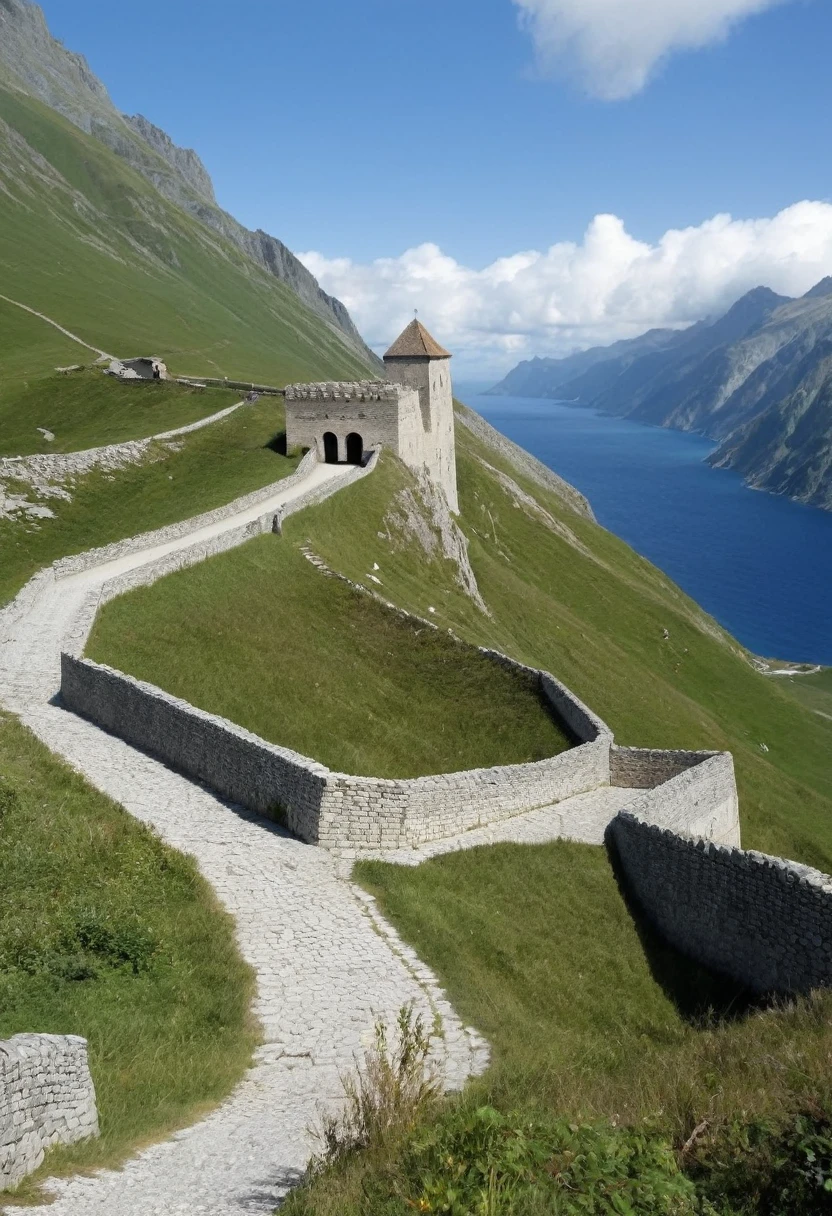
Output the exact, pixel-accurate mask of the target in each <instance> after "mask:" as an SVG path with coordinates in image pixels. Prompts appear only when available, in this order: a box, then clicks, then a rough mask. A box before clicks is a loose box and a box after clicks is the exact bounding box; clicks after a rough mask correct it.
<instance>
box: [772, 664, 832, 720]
mask: <svg viewBox="0 0 832 1216" xmlns="http://www.w3.org/2000/svg"><path fill="white" fill-rule="evenodd" d="M774 678H775V679H777V680H782V682H783V688H784V689H785V690H786V691H787V692H790V693H791V694H792V696H794V697H796V698H797V700H798V701H800V703H801V704H802V705H805V706H806V708H807V709H811V710H814V712H815V713H816V714H822V715H825V716H826V717H827V718H832V667H825V668H824V669H823V671H819V672H816V673H815V675H811V676H775V677H774Z"/></svg>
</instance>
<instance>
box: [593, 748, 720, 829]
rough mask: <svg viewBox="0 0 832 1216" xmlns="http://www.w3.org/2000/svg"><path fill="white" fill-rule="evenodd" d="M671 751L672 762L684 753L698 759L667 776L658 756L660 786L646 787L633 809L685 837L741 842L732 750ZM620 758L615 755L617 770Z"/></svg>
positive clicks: (638, 814) (640, 817)
mask: <svg viewBox="0 0 832 1216" xmlns="http://www.w3.org/2000/svg"><path fill="white" fill-rule="evenodd" d="M643 754H644V755H648V756H649V755H650V753H643ZM660 755H661V753H658V756H660ZM653 756H654V757H656V756H657V754H656V753H653ZM669 756H670V761H669V764H671V765H672V764H673V763H674V762H675V763H681V762H682V760H683V758H684V760H685V761H690V760H692V763H689V762H688V763H687V764H686V767H685V768H683V769H682V770H681V771H680V772H678V773H677V774H676V775H674V776H671V777H670V778H669V779H667V778H665V777H663V776H662V775H661V774H662V766H661V762H660V761H659V760H658V759H657V758H655V759H654V760H653V761H652V762H651V763H652V764H654V765H657V779H656V782H655V788H654V789H648V790H645V792H644V794H642V795H641V797H640V798H638V799H637V800H636V801H635V802H633V803H632V804H631V805H630V808H629V809H630V812H631V813H632V814H633V815H636V816H638V818H639V819H642V820H643V821H644V822H645V823H652V824H654V825H657V826H658V827H661V828H667V829H669V830H670V831H673V832H676V833H677V834H678V835H680V836H683V837H688V838H691V839H697V840H710V841H715V842H716V843H717V844H724V845H731V846H739V843H740V812H739V800H738V797H737V783H736V778H735V776H734V760H733V757H732V756H731V754H730V752H699V753H696V752H693V753H691V752H670V753H669ZM618 762H619V761H618V760H615V759H613V760H611V765H610V767H611V769H612V767H613V766H614V765H616V764H617V763H618Z"/></svg>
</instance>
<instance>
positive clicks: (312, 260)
mask: <svg viewBox="0 0 832 1216" xmlns="http://www.w3.org/2000/svg"><path fill="white" fill-rule="evenodd" d="M299 256H300V258H301V260H302V261H303V262H304V263H305V264H306V265H307V266H308V267H309V269H310V270H311V271H312V273H313V274H314V275H315V276H316V277H317V278H318V280H319V282H320V283H321V286H322V287H323V288H324V290H326V291H329V292H331V293H332V294H333V295H336V296H338V297H339V298H340V299H342V300H343V301H344V303H345V304H346V305H347V307H348V308H349V310H350V312H351V313H352V315H353V317H354V319H355V321H356V323H357V324H358V326H359V328H360V329H361V331H362V333H363V334H364V336H365V338H366V339H367V340H368V341H369V342H370V344H371V345H372V346H374V347H375V348H376V349H379V350H382V351H383V350H384V349H385V347H386V346H387V345H388V344H389V342H390V341H391V340H392V338H394V337H395V336H396V334H397V333H398V332H399V331H400V330H401V329H402V328H403V327H404V326H405V325H406V324H407V322H408V321H409V320H411V319H412V317H413V311H414V309H418V310H419V315H420V317H421V318H422V319H423V320H424V322H425V324H426V325H427V326H428V328H429V329H431V330H432V331H434V332H435V334H436V336H437V338H439V340H440V341H441V342H442V343H443V344H444V345H446V346H448V347H449V348H450V349H451V350H453V351H454V353H455V354H456V355H457V356H458V358H457V367H458V369H459V370H460V371H462V372H464V374H465V375H468V376H474V375H476V374H478V373H480V374H482V375H483V376H491V375H496V374H497V373H499V372H501V371H502V370H503V369H504V368H507V367H510V366H511V365H512V364H513V363H515V362H517V361H518V360H520V359H524V358H528V357H529V356H531V355H564V354H568V353H570V352H571V351H573V350H576V349H579V348H582V347H586V346H592V345H597V344H602V343H607V342H613V341H615V340H616V339H617V338H627V337H634V336H635V335H636V334H640V333H643V332H644V330H646V329H649V328H651V327H652V326H662V325H664V326H666V325H669V326H676V327H681V326H684V325H689V324H691V323H692V322H693V321H697V320H700V319H701V318H702V317H705V316H708V315H715V314H718V313H719V312H722V311H724V310H725V309H726V308H728V307H729V306H730V305H731V304H732V303H733V302H734V300H736V299H738V298H739V296H741V295H743V294H744V293H745V292H746V291H749V290H750V289H751V288H752V287H758V286H760V285H761V284H762V285H764V286H767V287H771V288H772V289H773V290H774V291H778V292H781V293H782V294H784V295H801V294H802V293H803V292H804V291H807V290H808V289H809V288H810V287H811V286H812V285H813V284H814V283H816V282H817V281H818V280H819V279H821V278H823V277H824V275H827V274H832V205H830V204H829V203H822V202H801V203H795V204H794V205H793V206H791V207H787V208H786V209H785V210H783V211H781V212H780V213H779V214H778V215H775V216H774V217H772V218H768V219H751V220H742V219H732V217H731V216H730V215H716V216H714V217H713V219H709V220H706V221H705V223H703V224H700V225H699V226H697V227H691V228H683V229H671V230H669V231H668V232H666V233H665V234H664V236H663V237H662V238H661V239H660V240H659V241H657V242H656V243H655V244H647V243H645V242H643V241H638V240H636V239H635V238H634V237H633V236H631V235H630V234H629V233H628V232H627V231H626V228H625V226H624V223H623V221H622V220H620V219H619V218H618V217H617V216H614V215H597V216H596V217H595V218H594V219H593V220H592V222H591V223H590V225H589V227H588V228H587V230H586V233H585V235H584V237H583V240H582V241H581V242H580V243H576V242H572V241H562V242H559V243H558V244H555V245H552V246H551V247H550V248H549V249H547V250H545V251H538V250H528V251H525V252H521V253H514V254H511V255H509V256H506V257H502V258H498V259H497V261H495V262H492V263H491V265H489V266H486V267H485V268H484V269H481V270H478V269H474V268H472V267H469V266H464V265H462V264H461V263H460V262H458V261H456V260H455V259H454V258H453V257H451V256H449V255H448V254H447V253H444V252H443V251H442V250H441V249H440V248H439V247H438V246H437V245H434V244H424V245H419V246H418V247H417V248H414V249H408V250H406V252H404V253H403V254H401V256H400V257H389V258H378V259H377V260H376V261H373V262H370V263H364V264H362V263H358V262H354V261H352V260H350V259H349V258H327V257H324V256H323V254H320V253H314V252H310V253H303V254H300V255H299Z"/></svg>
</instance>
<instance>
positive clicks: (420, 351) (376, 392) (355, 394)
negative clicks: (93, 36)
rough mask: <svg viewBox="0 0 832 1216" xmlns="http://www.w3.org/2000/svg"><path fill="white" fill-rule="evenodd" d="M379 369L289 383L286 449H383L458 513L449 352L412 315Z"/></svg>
mask: <svg viewBox="0 0 832 1216" xmlns="http://www.w3.org/2000/svg"><path fill="white" fill-rule="evenodd" d="M0 4H2V0H0ZM384 368H385V374H386V376H387V377H388V378H387V379H386V380H359V381H352V380H344V381H326V382H321V383H319V384H287V385H286V389H285V397H286V442H287V444H288V446H289V448H290V449H291V448H298V447H300V448H303V447H305V448H315V450H316V451H317V452H318V454H319V455H321V454H323V456H324V459H325V460H326V461H327V462H328V463H333V462H337V460H338V458H339V455H340V458H341V460H345V459H346V460H348V461H349V462H350V463H351V464H360V463H361V461H362V460H363V457H364V453H365V452H372V451H374V450H378V449H379V448H383V449H384V450H386V451H388V452H392V453H393V454H394V455H396V456H398V457H399V459H400V460H402V461H404V463H405V464H406V465H407V466H408V467H409V468H411V469H413V470H414V472H416V473H424V474H427V476H428V477H429V478H430V479H431V480H432V481H433V482H434V483H435V484H436V485H437V486H440V487H441V489H442V490H443V491H444V493H445V497H446V498H447V500H448V506H449V507H450V508H451V510H452V511H454V512H456V511H457V510H458V509H459V508H458V505H457V489H456V458H455V443H454V402H453V388H452V385H451V356H450V354H449V353H448V351H446V350H445V348H444V347H442V346H440V345H439V343H438V342H437V341H436V339H435V338H432V337H431V335H430V334H429V333H428V331H427V330H426V329H425V327H424V325H422V324H421V322H419V321H411V323H410V324H409V325H408V327H407V329H406V330H405V331H404V333H403V334H401V335H400V336H399V337H398V338H397V339H396V341H395V342H394V343H393V345H392V346H391V347H390V349H389V350H388V352H387V354H386V355H385V356H384ZM324 428H326V430H324ZM359 428H360V430H359Z"/></svg>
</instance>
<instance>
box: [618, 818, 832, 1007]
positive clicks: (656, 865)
mask: <svg viewBox="0 0 832 1216" xmlns="http://www.w3.org/2000/svg"><path fill="white" fill-rule="evenodd" d="M610 835H611V837H612V840H613V841H614V845H615V848H616V851H617V853H618V857H619V859H620V863H621V867H622V870H623V872H624V874H625V876H626V880H627V882H628V884H629V887H630V889H631V892H632V894H633V896H634V897H635V899H636V902H637V903H638V904H639V905H640V907H641V908H642V910H643V911H644V913H645V915H646V916H647V918H648V919H649V920H650V921H651V922H652V924H653V925H654V926H655V927H656V929H657V930H658V931H659V933H661V935H662V937H664V938H665V939H666V940H667V941H669V942H670V943H671V944H672V945H673V946H675V947H676V948H677V949H678V950H680V951H682V953H684V954H686V955H688V957H690V958H693V959H695V960H696V961H697V962H699V963H703V964H704V965H705V966H708V967H711V968H713V970H715V971H718V972H721V973H722V974H724V975H727V976H730V977H731V978H732V979H734V980H736V981H738V982H739V983H741V984H744V985H745V986H746V987H747V988H749V989H751V991H753V992H757V993H769V992H775V993H799V992H807V991H809V990H810V989H812V988H817V987H821V986H823V987H829V986H831V985H832V878H830V877H829V876H828V875H826V874H821V873H820V872H819V871H817V870H813V869H810V868H809V867H808V866H803V865H799V864H798V863H797V862H794V861H784V860H783V859H782V858H779V857H769V856H767V855H766V854H764V853H753V852H744V851H743V850H741V849H737V848H726V847H723V846H721V845H719V844H714V843H712V842H711V841H708V840H701V839H699V840H697V839H691V838H690V837H687V836H682V835H680V834H679V833H678V832H675V831H671V830H669V829H668V828H666V827H661V826H657V825H655V824H651V823H647V822H645V821H644V818H643V817H642V815H641V814H639V813H632V812H631V811H623V812H621V814H619V815H618V816H617V818H616V819H614V820H613V822H612V824H611V825H610Z"/></svg>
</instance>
